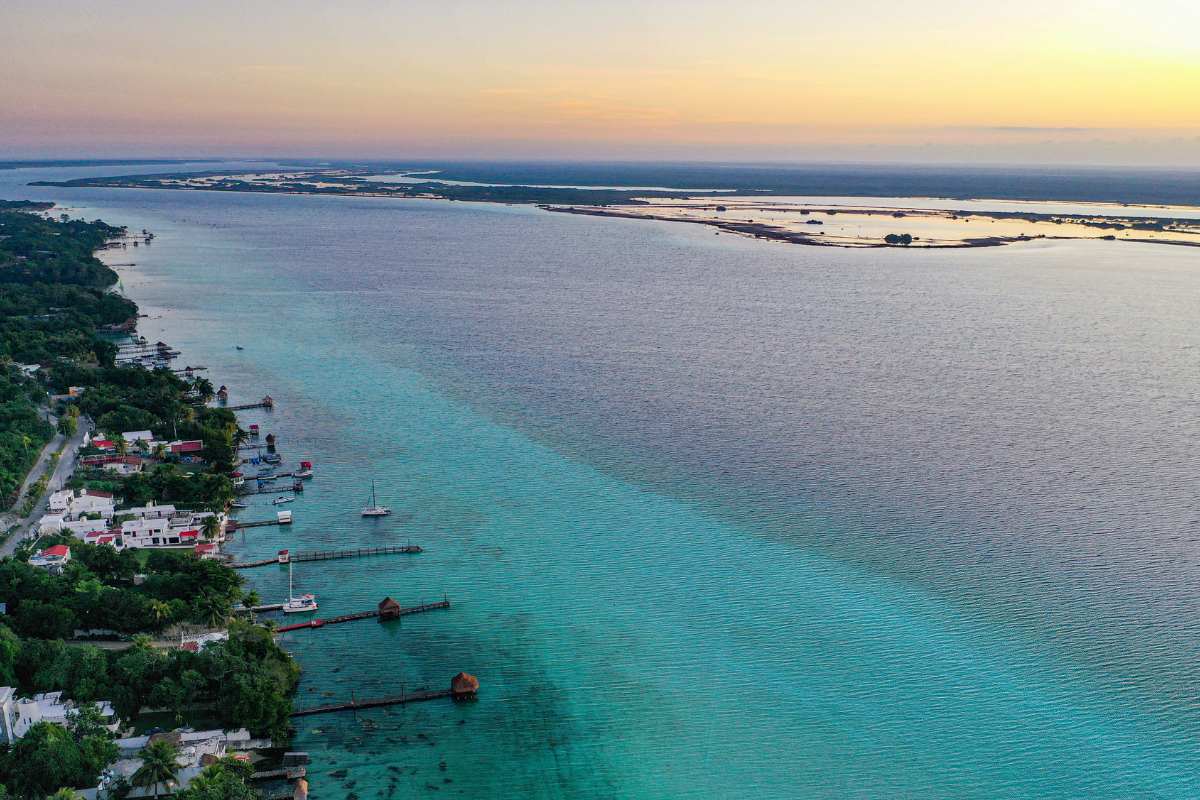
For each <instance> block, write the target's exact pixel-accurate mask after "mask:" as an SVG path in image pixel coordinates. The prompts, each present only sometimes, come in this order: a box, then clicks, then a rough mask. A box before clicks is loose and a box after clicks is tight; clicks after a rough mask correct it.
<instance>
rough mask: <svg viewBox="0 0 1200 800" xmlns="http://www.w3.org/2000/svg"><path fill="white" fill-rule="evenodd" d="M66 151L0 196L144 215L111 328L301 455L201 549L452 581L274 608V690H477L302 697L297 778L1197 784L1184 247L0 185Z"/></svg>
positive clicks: (606, 792)
mask: <svg viewBox="0 0 1200 800" xmlns="http://www.w3.org/2000/svg"><path fill="white" fill-rule="evenodd" d="M200 168H209V165H203V166H202V167H200ZM140 169H141V170H142V171H145V172H153V171H161V168H159V169H155V168H153V167H142V168H140ZM170 169H175V167H170ZM120 171H122V172H124V171H129V170H125V169H122V170H120ZM88 172H92V174H112V173H113V172H114V170H113V169H112V168H111V167H106V168H95V169H91V168H89V169H85V168H72V169H63V170H36V171H35V170H20V171H16V172H0V197H8V198H14V197H28V198H35V199H41V198H47V199H57V200H59V201H61V202H62V203H63V204H64V205H65V206H67V207H68V208H69V209H73V210H74V213H81V214H83V215H85V216H87V217H88V218H92V217H95V216H102V217H103V218H104V219H105V220H106V221H108V222H112V223H117V224H125V225H128V226H130V227H132V228H135V229H140V228H143V227H145V228H148V229H150V230H152V231H153V232H155V233H156V235H157V238H156V239H155V241H154V243H153V245H152V246H150V247H148V248H137V249H134V248H130V249H128V250H127V251H122V252H119V253H113V254H111V258H110V259H109V260H110V261H112V262H113V263H115V264H129V263H133V264H135V266H121V267H118V270H119V272H120V273H121V275H122V284H123V288H124V290H125V291H126V292H127V293H128V294H129V295H130V296H132V297H133V298H134V299H135V300H137V301H138V303H139V304H141V306H142V308H143V311H144V312H146V313H148V314H150V315H151V316H150V318H149V319H146V320H143V322H142V325H141V330H142V331H143V332H144V333H145V334H146V335H147V336H149V337H151V338H152V339H157V338H163V339H165V340H167V341H169V342H171V343H172V344H176V345H178V346H180V347H181V348H182V349H183V350H184V357H183V359H182V361H184V362H186V363H192V364H203V365H206V366H208V367H209V369H210V372H209V373H208V375H209V376H210V377H211V378H212V379H213V380H214V382H215V383H218V384H219V383H225V384H228V385H229V386H230V387H231V389H232V392H233V395H234V398H235V399H237V400H246V399H256V398H257V397H259V396H261V395H262V394H264V393H267V392H269V393H270V394H272V395H273V396H274V397H275V398H276V400H277V401H278V408H277V410H276V411H275V412H274V413H273V414H265V413H259V414H258V415H257V416H255V415H249V414H248V415H247V416H246V418H245V419H246V421H247V422H252V421H257V422H260V423H262V424H263V426H264V428H265V429H266V430H271V431H275V432H276V433H278V434H279V438H280V450H281V452H282V453H283V454H284V457H285V459H286V460H287V462H289V463H295V462H296V461H298V460H299V459H301V458H311V459H312V460H314V461H315V462H316V468H317V477H316V478H315V479H314V480H313V481H311V482H310V483H309V485H308V487H307V491H306V492H305V493H304V494H303V496H301V497H300V498H299V499H298V501H297V502H295V503H294V504H292V505H291V506H289V508H290V509H291V510H293V512H294V513H295V516H296V524H295V525H293V526H292V527H291V528H260V529H255V530H252V531H248V532H246V533H245V534H244V535H241V536H239V537H238V539H237V541H236V542H235V543H233V544H232V546H231V548H230V549H231V550H232V551H233V552H235V553H238V554H240V555H245V556H248V557H264V556H266V555H269V554H271V553H274V552H275V551H276V550H277V549H279V548H280V547H293V548H296V549H302V550H304V549H317V548H323V547H357V546H370V545H374V544H387V543H406V542H414V543H418V544H420V545H421V546H422V547H424V548H425V552H424V553H423V554H421V555H418V556H394V557H383V558H377V559H364V560H348V561H332V562H323V563H317V564H303V565H298V566H297V568H296V581H297V588H298V589H301V590H304V591H313V592H315V593H317V595H318V597H319V600H320V603H321V615H323V616H324V615H334V614H338V613H345V612H349V611H356V610H362V609H364V608H368V607H371V606H372V605H373V604H374V603H375V602H377V601H378V600H379V599H380V598H381V597H383V596H384V595H391V596H393V597H395V598H396V599H397V600H399V601H400V602H401V603H403V604H408V603H415V602H418V601H420V600H429V599H433V598H435V597H441V596H442V595H443V593H444V594H446V595H447V596H449V598H450V599H451V601H452V602H453V607H452V608H451V609H450V610H448V611H444V612H435V613H430V614H426V615H421V616H418V617H413V618H409V619H405V620H404V621H403V622H402V623H401V624H395V623H393V624H390V625H387V626H384V625H379V624H376V623H374V622H370V621H368V622H359V623H353V624H349V625H345V626H337V627H334V628H329V629H324V630H320V631H307V632H298V633H293V634H289V635H287V636H286V637H285V638H284V639H283V641H284V643H285V645H286V646H287V647H288V648H289V649H291V650H292V651H293V652H295V653H296V655H297V657H298V658H299V660H300V662H301V664H302V666H303V667H304V679H303V683H302V687H301V692H300V696H299V697H298V699H297V704H298V705H308V704H316V703H320V702H323V701H324V702H328V701H329V700H330V699H333V698H336V699H349V698H350V697H351V696H352V695H353V696H357V697H360V698H363V697H369V696H375V695H382V694H389V693H392V692H396V691H398V690H400V689H401V688H406V689H413V688H417V687H440V686H443V685H445V684H446V683H447V682H448V680H449V678H450V676H451V675H452V674H454V673H455V672H457V671H459V670H467V671H469V672H472V673H474V674H476V675H478V676H479V678H480V680H481V682H482V687H483V688H482V691H481V693H480V697H479V701H478V702H476V703H473V704H463V705H454V704H451V703H449V702H446V703H430V704H423V705H418V706H413V707H408V708H403V709H391V710H387V711H384V710H380V711H372V712H367V713H362V714H359V715H357V717H355V716H353V715H341V716H330V717H312V718H306V719H303V720H301V722H302V723H303V724H302V725H301V726H300V728H299V732H298V736H297V740H296V743H295V746H296V748H297V749H301V750H308V751H310V752H311V753H312V754H313V756H314V761H315V763H314V765H313V767H312V768H311V769H312V772H311V779H312V786H313V796H314V797H316V798H345V797H358V798H363V800H366V799H367V798H376V797H380V798H391V797H396V798H404V797H443V796H454V797H468V798H479V797H521V798H631V799H637V800H641V799H642V798H664V799H665V798H739V797H755V798H758V799H759V800H766V799H767V798H797V797H803V798H880V797H888V798H1079V797H1090V798H1114V799H1116V798H1121V799H1125V798H1135V797H1159V798H1193V797H1196V796H1198V795H1200V750H1198V743H1200V704H1198V703H1197V698H1198V697H1200V644H1198V642H1200V624H1198V612H1200V607H1198V606H1200V604H1198V602H1197V596H1198V593H1197V591H1196V586H1197V578H1198V577H1200V537H1198V534H1197V522H1198V519H1197V517H1198V514H1197V510H1196V503H1195V500H1194V488H1193V487H1194V476H1195V475H1196V474H1197V472H1198V470H1200V463H1198V462H1200V455H1198V454H1197V450H1196V447H1195V443H1196V441H1197V435H1198V433H1200V430H1198V428H1200V423H1198V421H1197V405H1196V400H1195V392H1194V386H1195V376H1196V372H1197V369H1198V367H1200V324H1197V323H1198V322H1200V256H1198V255H1197V253H1196V251H1194V250H1190V249H1188V248H1172V247H1165V246H1162V247H1158V246H1150V245H1130V244H1124V243H1119V242H1034V243H1028V244H1022V245H1014V246H1009V247H1002V248H991V249H984V250H955V251H942V252H919V251H914V252H897V251H891V250H888V251H853V250H834V249H828V248H805V247H799V246H789V245H784V244H778V243H765V242H758V241H751V240H747V239H743V238H737V237H732V236H727V235H722V236H714V235H713V233H712V231H710V230H705V229H702V228H699V227H693V226H686V225H679V226H672V225H670V224H666V223H654V222H639V221H631V220H618V219H596V218H590V217H578V216H569V215H558V214H548V213H544V212H540V211H538V210H536V209H530V208H525V207H505V206H494V205H483V204H465V203H449V202H438V201H406V200H387V199H370V198H361V199H356V198H338V197H301V196H271V195H248V194H222V193H209V192H171V191H155V190H101V189H86V190H80V189H70V190H68V189H55V188H36V189H35V188H27V187H24V186H23V185H22V184H23V183H24V182H25V181H28V180H34V179H39V178H45V177H51V176H55V177H57V176H63V177H75V176H80V175H83V174H86V173H88ZM238 344H240V345H242V346H244V348H245V349H244V350H242V351H238V350H236V349H235V345H238ZM372 479H375V480H376V481H377V485H378V487H379V493H380V495H381V497H380V500H381V502H384V503H387V504H389V505H391V506H392V507H393V508H394V509H396V512H397V513H396V514H395V515H394V516H393V517H391V518H387V519H382V520H363V519H361V518H360V517H359V516H358V510H359V509H360V507H361V506H362V505H363V504H364V503H365V501H366V499H367V497H366V496H367V493H368V491H369V488H370V481H371V480H372ZM272 512H273V508H272V507H271V506H270V504H269V497H268V496H264V497H262V498H261V499H259V500H257V501H255V502H254V503H253V505H252V508H251V509H249V510H247V511H246V512H244V513H243V516H244V517H245V518H260V517H264V516H267V515H268V514H271V513H272ZM247 577H248V578H249V579H250V581H251V583H252V584H253V585H254V586H255V588H257V589H258V590H259V591H260V592H261V593H262V595H263V596H264V597H266V598H276V597H281V596H282V595H283V594H284V593H285V592H286V591H287V573H286V571H283V570H281V569H277V568H274V567H269V568H266V569H261V570H255V571H252V572H250V573H248V574H247Z"/></svg>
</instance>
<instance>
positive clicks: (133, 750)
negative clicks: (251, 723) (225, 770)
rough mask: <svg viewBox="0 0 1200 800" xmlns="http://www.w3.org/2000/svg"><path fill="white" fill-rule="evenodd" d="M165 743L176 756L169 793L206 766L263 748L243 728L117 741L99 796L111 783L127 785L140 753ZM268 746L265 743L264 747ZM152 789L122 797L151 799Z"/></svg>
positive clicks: (138, 764) (141, 788)
mask: <svg viewBox="0 0 1200 800" xmlns="http://www.w3.org/2000/svg"><path fill="white" fill-rule="evenodd" d="M156 741H168V742H170V743H171V744H172V745H173V746H174V747H175V749H176V750H177V752H178V756H177V758H176V765H177V766H178V767H179V771H178V772H177V773H176V774H175V780H174V781H173V782H172V784H171V785H170V786H169V789H168V791H169V792H170V793H174V792H178V791H181V790H183V789H186V788H187V786H188V784H190V783H191V782H192V781H193V780H194V779H195V778H196V776H197V775H199V774H200V772H201V771H202V770H203V769H204V768H205V767H206V766H208V765H209V764H214V763H216V762H217V761H219V760H220V759H222V758H224V757H225V756H226V755H232V756H233V757H234V758H241V757H244V755H243V754H244V752H245V751H246V750H249V749H251V748H252V747H258V746H265V745H264V744H263V743H261V742H256V741H255V740H254V739H251V738H250V732H249V731H248V730H246V729H245V728H242V729H239V730H235V731H222V730H209V731H189V730H184V729H180V730H175V731H169V732H165V733H155V734H151V735H150V736H131V737H128V738H125V739H117V740H116V741H115V742H114V744H116V745H117V749H118V751H119V752H120V758H118V759H117V761H116V762H115V763H113V764H112V765H111V766H110V767H109V768H108V769H106V770H105V771H104V772H103V773H101V775H100V785H99V786H98V787H97V789H98V790H99V793H100V796H104V793H105V792H106V791H107V790H108V789H109V787H111V786H112V785H113V784H114V783H117V782H119V781H121V780H122V779H123V780H124V782H128V781H129V780H130V779H131V778H132V777H133V774H134V773H135V772H137V771H138V769H139V768H140V767H141V766H142V759H141V758H140V754H141V751H142V750H144V749H145V748H146V747H147V746H148V745H150V744H151V743H152V742H156ZM266 745H269V743H266ZM156 788H159V787H152V786H137V787H134V788H133V789H132V790H130V791H129V792H128V794H125V795H123V796H124V797H128V798H141V797H153V796H154V794H155V790H156Z"/></svg>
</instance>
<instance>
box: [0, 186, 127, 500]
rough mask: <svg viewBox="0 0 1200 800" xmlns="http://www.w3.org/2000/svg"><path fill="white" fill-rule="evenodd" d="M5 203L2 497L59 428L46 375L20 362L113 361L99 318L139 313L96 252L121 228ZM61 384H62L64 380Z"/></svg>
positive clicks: (12, 495) (0, 268)
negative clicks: (48, 410)
mask: <svg viewBox="0 0 1200 800" xmlns="http://www.w3.org/2000/svg"><path fill="white" fill-rule="evenodd" d="M43 208H44V204H38V203H19V202H9V203H5V204H2V205H0V505H3V506H10V505H12V504H13V503H14V502H15V501H16V499H17V498H16V490H17V488H18V487H19V486H20V484H21V481H22V480H23V479H24V476H25V474H26V473H27V472H28V471H29V468H30V466H31V465H32V464H33V462H34V460H35V459H36V458H37V454H38V452H39V451H40V449H41V447H42V445H44V444H45V443H46V441H47V440H48V439H49V438H50V436H51V434H52V433H53V428H52V427H51V425H50V424H49V423H48V422H47V421H46V419H45V414H44V413H43V408H44V407H45V406H46V404H47V391H46V390H47V388H49V387H48V386H47V385H45V384H44V383H42V382H40V381H38V380H36V379H34V378H33V377H30V376H28V375H26V374H25V373H24V372H22V371H21V370H19V369H18V368H17V367H16V366H15V365H16V364H27V365H56V364H59V363H62V359H69V360H71V361H73V362H77V363H80V364H85V365H93V366H94V365H99V364H102V363H108V364H111V363H112V359H113V354H114V353H115V348H114V347H113V346H112V345H111V344H108V343H106V342H103V341H101V340H100V339H99V338H97V336H96V335H95V331H96V329H97V328H98V327H99V326H101V325H107V324H112V323H116V322H122V321H124V320H126V319H129V318H130V317H131V316H134V315H135V314H136V306H134V304H133V303H131V302H130V301H129V300H126V299H124V298H122V297H119V296H117V295H114V294H111V293H109V292H107V291H106V289H107V287H109V286H111V285H112V284H113V283H114V282H115V281H116V277H117V276H116V273H115V272H113V271H112V270H111V269H109V268H108V267H106V266H105V265H104V264H102V263H101V262H100V260H99V259H97V258H96V257H95V255H93V251H95V249H96V248H98V247H100V246H101V245H103V244H104V243H105V242H106V241H107V240H108V239H110V238H112V237H114V236H117V235H119V234H120V233H121V229H120V228H114V227H112V226H111V225H106V224H104V223H103V222H100V221H96V222H83V221H78V220H77V221H62V220H60V221H58V222H55V221H51V220H48V219H44V218H42V217H40V216H38V215H36V214H31V213H27V212H28V211H30V210H42V209H43ZM60 386H61V384H60Z"/></svg>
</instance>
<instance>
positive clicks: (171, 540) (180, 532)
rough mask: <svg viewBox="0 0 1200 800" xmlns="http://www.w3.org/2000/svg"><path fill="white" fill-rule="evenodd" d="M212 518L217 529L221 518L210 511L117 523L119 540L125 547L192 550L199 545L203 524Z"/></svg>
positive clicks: (222, 522) (222, 523) (222, 519)
mask: <svg viewBox="0 0 1200 800" xmlns="http://www.w3.org/2000/svg"><path fill="white" fill-rule="evenodd" d="M209 517H216V518H217V522H218V529H220V528H221V527H223V525H224V517H223V515H220V514H214V513H213V512H211V511H199V512H195V513H193V512H190V511H180V512H177V513H175V514H173V515H172V516H170V517H147V518H142V519H130V520H125V521H124V522H122V523H121V539H122V540H123V541H124V543H125V546H126V547H133V548H142V547H193V546H194V545H196V544H197V543H199V541H200V531H201V530H202V529H203V528H204V521H205V520H206V519H208V518H209Z"/></svg>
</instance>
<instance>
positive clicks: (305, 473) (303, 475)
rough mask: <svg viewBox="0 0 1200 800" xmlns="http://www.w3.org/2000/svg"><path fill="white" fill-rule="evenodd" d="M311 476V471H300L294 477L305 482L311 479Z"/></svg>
mask: <svg viewBox="0 0 1200 800" xmlns="http://www.w3.org/2000/svg"><path fill="white" fill-rule="evenodd" d="M312 476H313V471H312V470H311V469H302V470H300V471H299V472H297V473H296V477H297V478H300V479H301V480H306V479H308V478H311V477H312Z"/></svg>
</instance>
